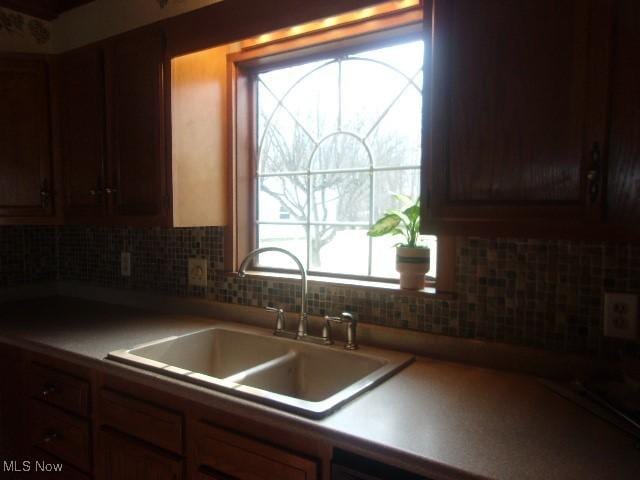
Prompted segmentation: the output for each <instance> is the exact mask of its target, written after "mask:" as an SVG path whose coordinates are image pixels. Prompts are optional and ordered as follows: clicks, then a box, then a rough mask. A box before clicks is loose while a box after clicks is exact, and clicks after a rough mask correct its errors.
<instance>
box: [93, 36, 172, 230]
mask: <svg viewBox="0 0 640 480" xmlns="http://www.w3.org/2000/svg"><path fill="white" fill-rule="evenodd" d="M107 52H108V55H107V64H106V65H107V99H108V108H109V110H108V112H109V115H108V119H109V130H108V131H109V134H110V142H109V147H110V150H109V160H110V161H109V164H108V173H107V178H108V180H107V182H106V186H105V192H106V193H107V196H108V197H109V201H110V202H111V208H112V213H113V215H114V216H115V218H116V221H117V222H119V223H120V222H127V223H135V219H136V218H144V219H146V220H147V221H150V222H151V223H163V222H165V217H166V215H167V213H168V212H167V210H168V208H169V205H170V199H169V196H168V189H167V168H166V165H165V132H164V124H165V109H164V37H163V35H162V33H161V32H160V31H158V30H151V31H145V32H144V33H143V34H133V35H127V36H125V37H123V38H119V39H116V40H115V41H114V42H113V43H112V44H111V45H110V46H109V48H108V50H107Z"/></svg>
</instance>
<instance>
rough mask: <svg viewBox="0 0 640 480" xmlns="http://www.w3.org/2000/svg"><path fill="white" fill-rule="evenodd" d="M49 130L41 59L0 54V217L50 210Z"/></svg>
mask: <svg viewBox="0 0 640 480" xmlns="http://www.w3.org/2000/svg"><path fill="white" fill-rule="evenodd" d="M50 130H51V123H50V115H49V68H48V64H47V62H46V61H45V60H43V59H42V58H39V57H31V56H2V57H0V223H13V222H17V223H20V222H25V221H32V222H43V221H45V222H46V221H47V218H50V217H51V216H52V214H53V211H54V209H53V206H54V193H55V192H54V188H53V187H54V183H53V164H52V158H53V157H52V149H51V133H50ZM49 221H50V220H49Z"/></svg>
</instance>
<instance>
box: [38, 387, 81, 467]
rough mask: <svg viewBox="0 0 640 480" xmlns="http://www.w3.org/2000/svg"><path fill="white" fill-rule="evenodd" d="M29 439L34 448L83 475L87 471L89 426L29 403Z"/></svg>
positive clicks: (40, 405) (51, 408)
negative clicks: (80, 471) (61, 461)
mask: <svg viewBox="0 0 640 480" xmlns="http://www.w3.org/2000/svg"><path fill="white" fill-rule="evenodd" d="M30 413H31V415H30V419H29V438H30V439H31V444H32V445H33V446H34V447H37V448H40V449H41V450H44V451H45V452H47V453H51V454H52V455H55V456H56V457H58V458H60V459H61V460H64V461H65V462H67V463H69V464H71V465H73V466H74V467H77V468H79V469H80V470H83V471H85V472H88V471H90V469H91V460H90V459H91V436H90V434H89V423H88V422H87V421H86V420H82V419H79V418H76V417H73V416H71V415H69V414H68V413H65V412H63V411H61V410H58V409H57V408H53V407H50V406H48V405H45V404H44V403H42V402H40V401H38V400H31V404H30Z"/></svg>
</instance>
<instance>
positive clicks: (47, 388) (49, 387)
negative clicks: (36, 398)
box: [40, 385, 56, 397]
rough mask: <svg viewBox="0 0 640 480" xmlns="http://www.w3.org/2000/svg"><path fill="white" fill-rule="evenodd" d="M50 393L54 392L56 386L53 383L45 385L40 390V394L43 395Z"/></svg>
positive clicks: (46, 395)
mask: <svg viewBox="0 0 640 480" xmlns="http://www.w3.org/2000/svg"><path fill="white" fill-rule="evenodd" d="M52 393H56V387H55V386H54V385H45V387H44V390H42V393H41V394H40V395H42V396H43V397H48V396H49V395H51V394H52Z"/></svg>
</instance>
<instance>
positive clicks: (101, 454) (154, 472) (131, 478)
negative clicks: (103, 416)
mask: <svg viewBox="0 0 640 480" xmlns="http://www.w3.org/2000/svg"><path fill="white" fill-rule="evenodd" d="M98 458H99V460H98V461H99V465H100V467H99V468H98V470H97V476H96V478H97V479H99V480H180V479H181V478H182V471H183V465H182V463H183V462H182V460H181V459H179V458H177V457H173V456H170V455H166V454H163V453H162V452H160V451H157V450H156V449H153V448H151V447H148V446H146V445H145V444H143V443H142V442H138V441H136V440H134V439H132V438H129V437H127V436H125V435H121V434H118V433H117V432H114V431H112V430H101V431H100V433H99V434H98Z"/></svg>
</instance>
